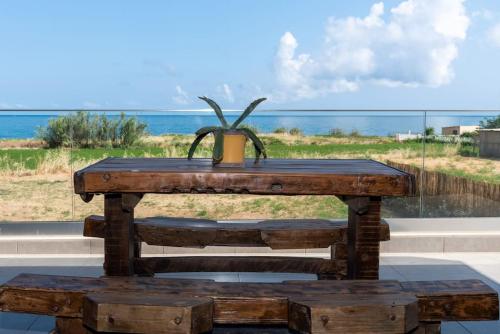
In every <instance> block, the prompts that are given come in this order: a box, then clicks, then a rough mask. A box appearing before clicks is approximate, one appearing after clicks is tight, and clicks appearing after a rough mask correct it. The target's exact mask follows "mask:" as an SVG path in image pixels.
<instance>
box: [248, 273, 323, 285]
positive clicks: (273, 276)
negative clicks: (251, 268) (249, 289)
mask: <svg viewBox="0 0 500 334" xmlns="http://www.w3.org/2000/svg"><path fill="white" fill-rule="evenodd" d="M239 277H240V282H263V283H279V282H283V281H295V280H301V281H302V280H316V279H317V276H316V275H315V274H296V273H239Z"/></svg>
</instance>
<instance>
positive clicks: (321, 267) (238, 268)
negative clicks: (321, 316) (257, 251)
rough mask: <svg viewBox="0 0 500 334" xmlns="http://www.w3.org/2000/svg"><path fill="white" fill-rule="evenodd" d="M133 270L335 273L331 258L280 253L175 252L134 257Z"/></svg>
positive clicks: (151, 272) (141, 272) (150, 271)
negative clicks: (251, 254)
mask: <svg viewBox="0 0 500 334" xmlns="http://www.w3.org/2000/svg"><path fill="white" fill-rule="evenodd" d="M134 267H135V272H136V274H139V275H153V274H154V273H168V272H284V273H311V274H328V273H330V274H335V272H336V268H337V267H336V264H335V261H334V260H329V259H323V258H310V257H279V256H175V257H145V258H140V259H135V262H134Z"/></svg>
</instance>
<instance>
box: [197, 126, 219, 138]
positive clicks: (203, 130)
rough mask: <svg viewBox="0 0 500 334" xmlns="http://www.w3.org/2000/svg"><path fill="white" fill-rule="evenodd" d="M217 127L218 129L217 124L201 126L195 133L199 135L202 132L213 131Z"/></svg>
mask: <svg viewBox="0 0 500 334" xmlns="http://www.w3.org/2000/svg"><path fill="white" fill-rule="evenodd" d="M217 129H220V127H219V126H205V127H203V128H200V129H198V131H196V132H195V134H196V135H197V136H199V135H202V134H206V133H210V132H214V131H215V130H217Z"/></svg>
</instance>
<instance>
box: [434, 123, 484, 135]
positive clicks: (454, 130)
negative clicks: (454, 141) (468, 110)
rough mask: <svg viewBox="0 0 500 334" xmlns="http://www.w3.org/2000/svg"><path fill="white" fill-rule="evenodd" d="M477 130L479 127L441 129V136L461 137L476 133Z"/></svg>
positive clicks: (448, 127) (467, 126)
mask: <svg viewBox="0 0 500 334" xmlns="http://www.w3.org/2000/svg"><path fill="white" fill-rule="evenodd" d="M477 130H479V126H478V125H455V126H446V127H444V128H441V134H442V135H443V136H460V135H463V134H464V133H471V132H476V131H477Z"/></svg>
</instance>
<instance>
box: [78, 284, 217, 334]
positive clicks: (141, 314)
mask: <svg viewBox="0 0 500 334" xmlns="http://www.w3.org/2000/svg"><path fill="white" fill-rule="evenodd" d="M212 314H213V302H212V299H210V298H200V297H196V296H189V297H184V296H177V297H176V298H165V297H164V296H162V295H151V294H145V293H120V292H113V293H99V294H97V293H91V294H88V295H87V296H85V299H84V301H83V324H84V325H86V326H87V327H89V328H91V329H92V330H94V331H97V332H113V333H115V332H118V333H145V334H148V333H158V334H169V333H205V332H208V331H210V330H212V327H213V326H212Z"/></svg>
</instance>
